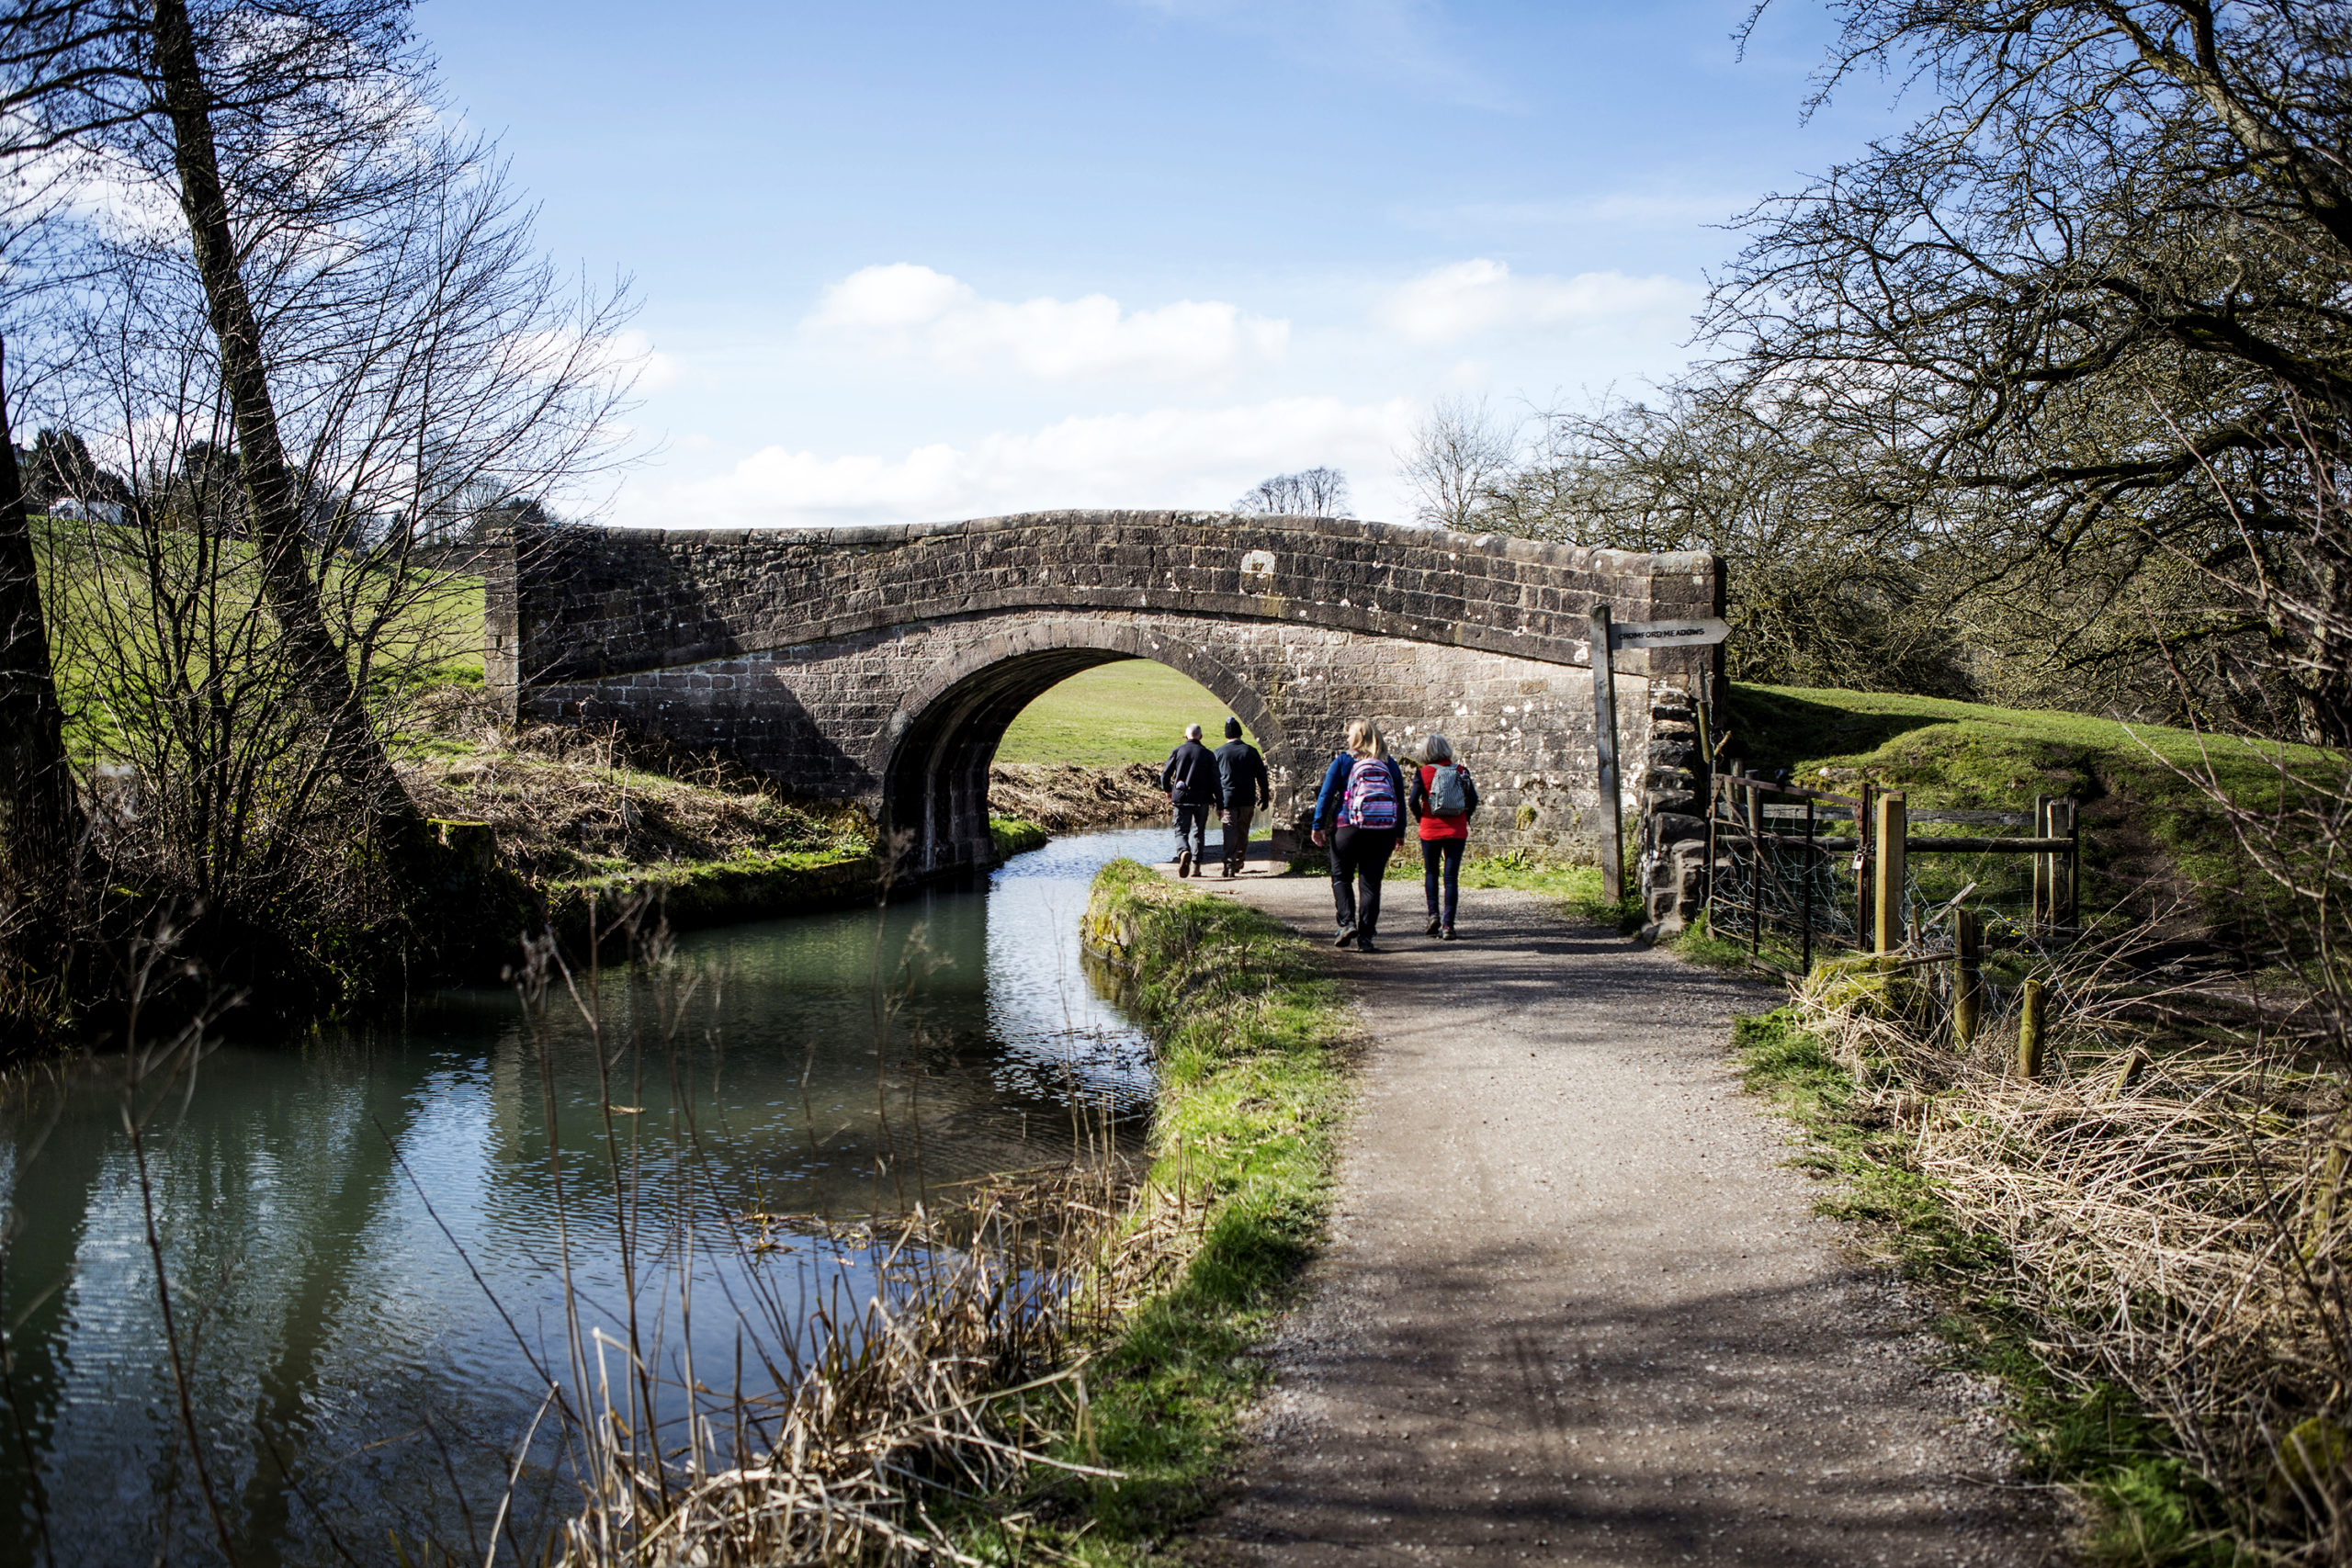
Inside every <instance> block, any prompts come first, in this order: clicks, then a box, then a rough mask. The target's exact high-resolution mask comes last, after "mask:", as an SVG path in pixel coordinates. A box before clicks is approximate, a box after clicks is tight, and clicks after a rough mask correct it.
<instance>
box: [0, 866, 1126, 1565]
mask: <svg viewBox="0 0 2352 1568" xmlns="http://www.w3.org/2000/svg"><path fill="white" fill-rule="evenodd" d="M1165 836H1166V833H1165V829H1127V830H1121V831H1114V832H1109V833H1097V834H1088V835H1083V836H1079V837H1073V838H1068V839H1061V840H1056V841H1054V842H1053V843H1051V844H1049V845H1047V846H1046V848H1044V849H1042V850H1038V851H1035V852H1032V853H1029V854H1025V855H1022V856H1019V857H1017V858H1015V859H1014V860H1012V862H1010V863H1007V864H1006V865H1004V866H1002V867H1001V868H1000V869H999V870H997V871H996V872H995V873H994V874H993V875H992V876H991V877H990V878H989V883H988V885H987V886H986V887H985V888H974V889H968V890H961V891H957V890H947V889H935V890H930V891H925V892H921V893H917V894H913V895H910V896H907V897H902V898H900V899H899V900H896V901H894V903H893V905H892V907H891V908H888V910H886V911H876V910H875V909H873V908H865V909H859V910H852V911H845V912H842V913H837V914H826V915H811V916H800V917H796V918H793V919H780V920H770V921H763V922H758V923H752V924H746V925H741V926H734V927H729V928H726V929H723V930H718V931H702V932H695V933H692V934H690V935H687V936H684V937H682V938H680V939H679V940H678V942H677V944H676V954H675V958H674V960H673V962H671V963H669V964H664V965H661V966H659V967H658V968H657V967H656V966H652V965H644V964H629V965H621V966H617V967H613V968H607V969H605V970H604V971H602V972H601V973H599V974H597V975H595V976H593V986H592V984H591V980H592V977H591V976H584V975H581V976H574V977H573V984H571V985H565V984H563V983H562V982H561V981H560V980H559V981H558V983H557V984H556V985H554V986H553V987H550V990H549V994H548V998H547V1000H546V1002H545V1005H544V1006H543V1007H540V1008H538V1009H536V1010H535V1009H533V1008H530V1007H528V1006H526V1004H525V1002H524V1001H523V1000H522V999H521V998H518V997H517V995H516V994H515V992H514V991H512V990H460V991H452V992H447V993H443V994H440V995H437V996H435V997H434V998H431V999H430V1000H428V1001H426V1002H424V1004H422V1005H419V1006H416V1007H413V1008H412V1009H410V1010H408V1011H407V1012H406V1014H405V1015H404V1016H402V1017H401V1018H400V1019H398V1020H396V1021H380V1022H379V1023H377V1024H375V1025H374V1026H372V1027H368V1028H355V1029H351V1030H346V1031H342V1032H335V1033H333V1034H329V1035H326V1036H322V1037H320V1038H317V1039H313V1040H311V1041H308V1042H306V1043H300V1044H299V1045H290V1046H289V1045H273V1046H268V1047H261V1046H245V1045H237V1044H224V1045H220V1046H218V1047H216V1048H213V1049H210V1050H209V1051H207V1052H204V1053H202V1054H200V1055H190V1054H187V1053H177V1054H175V1053H171V1052H165V1051H158V1052H156V1053H154V1054H153V1057H152V1059H151V1060H150V1061H149V1062H148V1063H147V1064H146V1066H144V1067H143V1068H138V1069H135V1068H134V1064H132V1063H131V1062H130V1060H129V1059H127V1058H119V1057H118V1058H110V1059H100V1060H94V1061H90V1062H86V1063H84V1064H81V1065H79V1066H74V1067H73V1068H71V1069H65V1070H59V1069H45V1070H41V1071H38V1072H34V1073H31V1074H28V1075H25V1076H23V1077H19V1078H18V1079H17V1081H15V1082H14V1083H13V1084H12V1085H11V1086H10V1089H9V1092H8V1094H7V1096H6V1100H5V1103H0V1187H4V1188H5V1194H6V1213H7V1216H8V1219H7V1223H8V1225H9V1230H8V1233H7V1236H6V1245H5V1249H0V1264H5V1273H0V1310H5V1314H6V1315H5V1319H0V1326H4V1327H5V1328H6V1334H7V1339H8V1343H7V1346H6V1351H7V1355H6V1363H5V1369H6V1379H5V1383H0V1398H5V1400H6V1404H7V1411H6V1423H5V1425H0V1498H6V1499H7V1500H8V1502H9V1503H10V1504H11V1505H12V1506H8V1507H7V1508H6V1515H7V1517H6V1526H5V1529H0V1561H6V1562H60V1563H75V1564H109V1563H121V1564H130V1563H147V1562H156V1561H158V1560H159V1559H168V1560H170V1561H173V1562H225V1561H228V1560H230V1559H231V1557H232V1555H233V1560H234V1561H235V1562H240V1563H243V1564H249V1565H265V1564H277V1563H285V1564H310V1563H327V1562H345V1561H360V1562H380V1561H387V1560H389V1559H390V1534H391V1533H394V1532H396V1533H397V1534H398V1535H399V1536H400V1537H401V1539H402V1540H404V1541H406V1542H408V1543H409V1545H408V1555H409V1559H410V1560H411V1561H418V1560H420V1558H426V1559H429V1558H432V1557H434V1556H435V1555H436V1549H446V1550H448V1551H453V1552H454V1553H455V1554H456V1555H457V1556H458V1557H459V1558H462V1559H466V1560H469V1561H472V1562H481V1561H483V1560H484V1558H485V1555H486V1554H487V1553H489V1552H490V1551H491V1549H492V1540H494V1539H497V1540H504V1541H506V1542H507V1543H508V1544H507V1545H505V1546H502V1547H500V1548H499V1550H498V1552H497V1555H498V1557H499V1559H500V1560H501V1561H513V1560H514V1558H513V1557H512V1556H511V1555H510V1550H511V1549H513V1548H520V1549H523V1550H524V1551H526V1553H527V1554H529V1555H532V1556H534V1557H536V1554H537V1553H536V1548H537V1543H538V1542H539V1541H540V1540H543V1539H544V1532H545V1530H546V1529H548V1528H549V1527H550V1526H551V1525H553V1524H554V1523H556V1522H558V1521H560V1519H561V1518H562V1517H566V1516H567V1515H568V1514H569V1513H570V1512H571V1506H572V1501H573V1499H576V1493H571V1492H569V1491H568V1482H567V1479H566V1474H567V1472H566V1464H565V1455H564V1453H563V1451H562V1449H563V1440H562V1439H561V1438H560V1437H559V1436H558V1432H559V1428H560V1426H561V1423H560V1422H559V1421H555V1420H543V1421H541V1422H540V1423H539V1425H538V1427H537V1432H536V1434H534V1433H533V1430H532V1424H533V1420H534V1417H535V1416H536V1415H537V1414H538V1413H539V1412H540V1409H541V1405H542V1402H543V1400H544V1399H545V1398H546V1395H547V1392H548V1378H549V1376H550V1375H552V1376H554V1377H555V1378H557V1379H558V1380H560V1381H564V1382H569V1381H571V1380H570V1376H569V1373H568V1371H567V1369H568V1368H569V1367H571V1366H574V1365H578V1364H580V1363H581V1360H582V1359H583V1358H584V1359H585V1361H586V1364H587V1366H588V1370H589V1374H590V1377H591V1379H592V1382H593V1380H594V1378H595V1377H596V1375H597V1366H596V1357H597V1355H598V1345H599V1341H598V1331H599V1330H601V1331H602V1332H603V1334H604V1335H605V1337H610V1338H611V1339H615V1340H620V1341H623V1342H626V1341H627V1337H628V1321H629V1318H630V1315H631V1314H630V1308H631V1306H632V1304H634V1306H635V1308H636V1317H637V1321H638V1333H639V1337H638V1340H637V1343H639V1344H641V1345H645V1346H647V1347H649V1348H650V1349H651V1350H652V1353H653V1359H655V1360H656V1362H657V1363H658V1366H659V1369H660V1375H661V1377H662V1379H663V1380H665V1381H666V1382H669V1383H671V1384H673V1385H674V1386H683V1385H684V1376H685V1373H686V1371H687V1364H688V1359H689V1357H691V1360H692V1371H693V1373H694V1376H695V1379H696V1380H697V1381H698V1382H699V1383H700V1384H701V1385H702V1386H704V1387H706V1388H712V1389H718V1390H727V1389H733V1388H739V1387H740V1388H743V1389H746V1390H750V1391H754V1392H756V1391H760V1390H763V1389H765V1388H768V1387H772V1386H773V1378H772V1375H771V1374H770V1373H769V1372H768V1371H765V1369H766V1368H767V1367H768V1366H770V1365H772V1364H773V1365H788V1356H789V1354H790V1352H791V1351H792V1349H793V1348H796V1346H797V1345H799V1344H805V1330H806V1324H807V1321H808V1318H809V1314H810V1312H811V1311H812V1310H814V1309H816V1308H819V1307H820V1306H830V1307H832V1308H835V1309H838V1308H840V1307H841V1306H842V1305H844V1304H847V1305H849V1306H851V1307H852V1308H853V1310H854V1308H855V1307H858V1306H862V1304H863V1303H865V1301H866V1300H867V1299H869V1298H870V1297H871V1296H872V1295H873V1293H874V1292H875V1290H876V1286H877V1275H876V1269H875V1262H876V1251H875V1247H874V1246H873V1244H872V1243H871V1242H870V1240H866V1239H865V1237H866V1236H867V1235H869V1234H870V1227H867V1226H865V1225H864V1224H863V1222H866V1221H870V1220H872V1219H874V1218H875V1217H876V1216H887V1215H891V1214H895V1213H901V1212H903V1211H904V1209H905V1207H906V1206H907V1205H909V1204H911V1203H912V1202H914V1201H919V1200H921V1199H922V1198H924V1197H925V1196H926V1195H928V1196H929V1197H930V1198H931V1199H932V1200H933V1201H934V1202H935V1201H936V1200H937V1199H938V1198H939V1196H941V1195H942V1192H943V1190H945V1189H950V1188H952V1186H953V1184H955V1183H956V1182H959V1181H965V1180H968V1179H972V1178H975V1177H979V1176H984V1175H989V1174H993V1173H999V1172H1006V1171H1012V1170H1020V1169H1026V1168H1038V1167H1044V1166H1050V1165H1055V1164H1059V1163H1066V1162H1067V1161H1068V1160H1069V1159H1070V1157H1071V1156H1072V1155H1073V1153H1074V1152H1081V1151H1084V1150H1087V1149H1089V1148H1099V1147H1100V1146H1101V1145H1103V1143H1104V1142H1105V1141H1107V1140H1115V1141H1117V1142H1119V1143H1123V1144H1127V1145H1133V1144H1134V1143H1135V1142H1136V1141H1137V1140H1139V1138H1140V1136H1141V1134H1142V1132H1143V1130H1144V1126H1145V1123H1146V1119H1147V1117H1148V1109H1149V1101H1150V1091H1151V1088H1152V1071H1151V1062H1150V1057H1149V1055H1148V1049H1147V1046H1146V1042H1145V1040H1144V1039H1143V1037H1142V1036H1141V1035H1140V1034H1139V1033H1138V1032H1136V1029H1135V1028H1133V1027H1132V1026H1131V1025H1130V1024H1129V1022H1128V1021H1126V1020H1125V1019H1124V1018H1123V1017H1122V1016H1121V1015H1120V1014H1119V1013H1118V1011H1117V1010H1116V1009H1115V1007H1114V1005H1113V1004H1112V1003H1111V1002H1110V1001H1109V1000H1108V999H1107V998H1105V997H1104V996H1103V995H1102V994H1101V993H1099V992H1098V991H1097V990H1096V989H1095V988H1094V987H1093V986H1092V985H1091V983H1090V982H1089V980H1088V979H1087V977H1086V976H1085V973H1084V971H1083V969H1082V967H1081V965H1080V956H1079V921H1080V913H1081V911H1082V910H1083V908H1084V906H1085V901H1086V896H1087V889H1088V885H1089V882H1090V881H1091V878H1092V876H1093V874H1094V872H1095V871H1096V869H1097V868H1099V867H1100V866H1101V865H1102V864H1103V863H1105V862H1106V861H1108V860H1110V859H1112V858H1114V857H1115V856H1118V855H1122V854H1133V855H1136V856H1138V857H1139V858H1155V857H1157V856H1159V855H1160V854H1163V853H1164V852H1165V847H1164V844H1163V842H1162V840H1163V839H1164V838H1165ZM592 1014H593V1016H594V1023H593V1024H592V1022H591V1015H592ZM607 1107H609V1108H610V1111H609V1115H608V1113H607ZM134 1125H135V1127H136V1129H137V1132H136V1137H135V1138H134V1134H133V1127H134ZM608 1129H609V1130H608ZM616 1171H617V1172H618V1173H619V1177H618V1179H616ZM158 1250H160V1252H161V1255H162V1258H163V1264H164V1269H163V1273H164V1279H165V1280H167V1281H168V1283H169V1291H168V1300H166V1295H165V1293H164V1292H159V1291H158V1290H157V1287H156V1269H155V1255H156V1252H157V1251H158ZM567 1281H568V1288H567ZM632 1284H633V1286H634V1291H633V1292H632V1290H631V1286H632ZM688 1286H690V1287H691V1289H690V1291H688V1290H686V1289H683V1288H682V1287H688ZM688 1301H690V1302H691V1312H690V1313H688V1312H683V1311H682V1303H686V1302H688ZM567 1302H570V1303H572V1304H573V1307H574V1310H575V1314H576V1315H574V1316H572V1317H571V1318H568V1317H567V1314H566V1303H567ZM167 1312H168V1314H169V1316H170V1330H171V1331H170V1332H169V1333H167V1332H166V1323H165V1320H166V1313H167ZM572 1324H576V1325H577V1327H576V1330H575V1329H573V1328H571V1327H570V1326H569V1325H572ZM575 1340H576V1343H577V1344H578V1345H580V1346H582V1347H584V1349H580V1350H575V1349H574V1348H573V1347H574V1344H575ZM174 1347H176V1348H177V1350H178V1359H179V1361H180V1363H181V1365H180V1371H179V1372H178V1373H177V1375H175V1371H174V1365H173V1361H174V1358H173V1353H172V1352H173V1349H174ZM604 1357H605V1362H606V1364H607V1367H608V1368H609V1371H610V1375H612V1376H614V1377H615V1378H617V1377H618V1375H619V1371H620V1369H619V1368H618V1367H617V1366H615V1365H613V1364H612V1363H613V1362H614V1360H615V1358H614V1355H613V1353H612V1352H611V1351H609V1350H606V1351H605V1352H604ZM183 1389H184V1390H185V1398H186V1408H185V1411H184V1410H183V1405H182V1397H183V1396H182V1390H183ZM672 1414H673V1415H674V1412H673V1413H672ZM190 1421H192V1422H193V1425H194V1426H195V1427H196V1430H197V1432H198V1436H199V1438H200V1441H199V1443H198V1444H196V1445H193V1446H192V1445H191V1444H190V1443H189V1442H188V1441H187V1436H186V1428H187V1425H188V1424H189V1423H190ZM199 1461H200V1463H199ZM518 1474H519V1477H520V1479H519V1480H517V1481H515V1483H514V1484H513V1486H512V1487H511V1488H510V1485H509V1482H510V1478H512V1477H515V1476H516V1475H518ZM510 1493H511V1495H510ZM502 1498H505V1499H506V1501H507V1503H508V1506H507V1509H506V1517H505V1522H504V1523H503V1525H500V1524H498V1523H497V1520H498V1516H499V1510H500V1506H501V1502H502ZM493 1531H494V1533H493ZM223 1535H225V1536H226V1537H227V1543H226V1544H225V1545H224V1544H223V1542H222V1540H221V1537H222V1536H223ZM419 1548H423V1549H424V1550H423V1551H420V1550H419Z"/></svg>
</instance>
